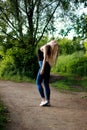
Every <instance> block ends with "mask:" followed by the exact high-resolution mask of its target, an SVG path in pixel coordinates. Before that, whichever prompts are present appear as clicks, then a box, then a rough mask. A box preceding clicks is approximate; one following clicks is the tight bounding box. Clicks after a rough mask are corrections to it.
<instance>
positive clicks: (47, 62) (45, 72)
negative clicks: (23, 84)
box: [36, 40, 59, 106]
mask: <svg viewBox="0 0 87 130" xmlns="http://www.w3.org/2000/svg"><path fill="white" fill-rule="evenodd" d="M58 49H59V46H58V44H57V43H56V42H55V41H54V40H52V41H50V42H49V43H47V44H46V45H44V46H42V47H40V48H39V49H38V61H39V66H40V69H39V72H38V75H37V79H36V85H37V88H38V90H39V93H40V96H41V98H42V101H41V103H40V106H48V105H50V87H49V78H50V70H51V66H52V65H54V64H55V62H56V59H57V56H58ZM42 83H43V84H44V87H43V86H42Z"/></svg>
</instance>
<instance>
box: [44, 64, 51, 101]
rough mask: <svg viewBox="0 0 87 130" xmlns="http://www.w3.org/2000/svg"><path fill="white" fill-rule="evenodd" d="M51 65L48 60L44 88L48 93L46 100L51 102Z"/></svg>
mask: <svg viewBox="0 0 87 130" xmlns="http://www.w3.org/2000/svg"><path fill="white" fill-rule="evenodd" d="M50 69H51V68H50V65H49V63H48V62H46V65H45V71H44V88H45V93H46V100H47V101H48V102H50V86H49V79H50Z"/></svg>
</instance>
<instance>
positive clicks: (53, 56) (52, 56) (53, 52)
mask: <svg viewBox="0 0 87 130" xmlns="http://www.w3.org/2000/svg"><path fill="white" fill-rule="evenodd" d="M47 46H50V53H48V55H47V61H48V62H49V64H50V65H51V66H53V65H55V64H56V60H57V57H58V52H59V45H58V44H57V43H56V44H54V45H53V44H52V45H51V44H48V45H47Z"/></svg>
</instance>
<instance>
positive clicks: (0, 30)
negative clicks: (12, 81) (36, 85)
mask: <svg viewBox="0 0 87 130" xmlns="http://www.w3.org/2000/svg"><path fill="white" fill-rule="evenodd" d="M80 2H81V3H85V2H86V0H46V1H45V0H1V1H0V34H1V35H4V37H5V39H3V41H2V46H3V48H4V52H5V54H8V53H6V52H8V51H9V52H10V55H12V56H13V58H14V61H15V66H16V68H17V69H18V68H20V72H22V70H23V71H26V73H27V71H28V70H33V69H32V66H33V67H34V66H35V65H36V64H35V63H33V62H34V61H36V59H35V58H36V57H32V56H33V55H34V56H35V54H34V53H35V48H36V46H37V44H38V42H39V41H40V40H41V38H42V37H43V36H44V34H45V33H46V34H47V33H48V32H50V31H51V32H52V31H55V27H54V20H55V12H56V14H57V15H56V16H57V17H60V16H61V17H62V16H64V15H65V13H66V14H68V11H69V10H70V9H71V10H72V9H73V7H75V6H76V5H79V3H80ZM72 5H73V6H72ZM57 11H58V13H57ZM59 12H60V13H59ZM57 17H56V18H57ZM34 59H35V60H34ZM32 63H33V64H32ZM26 68H27V69H26ZM35 69H36V68H35Z"/></svg>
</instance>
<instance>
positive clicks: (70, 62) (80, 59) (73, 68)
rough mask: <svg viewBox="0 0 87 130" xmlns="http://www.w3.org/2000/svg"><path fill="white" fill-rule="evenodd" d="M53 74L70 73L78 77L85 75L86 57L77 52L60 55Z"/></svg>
mask: <svg viewBox="0 0 87 130" xmlns="http://www.w3.org/2000/svg"><path fill="white" fill-rule="evenodd" d="M52 71H53V72H55V73H57V72H62V73H71V74H76V75H80V76H86V75H87V57H85V56H84V53H82V52H78V53H74V54H72V55H66V56H64V55H62V56H60V57H59V58H58V60H57V64H56V66H55V68H53V69H52Z"/></svg>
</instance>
